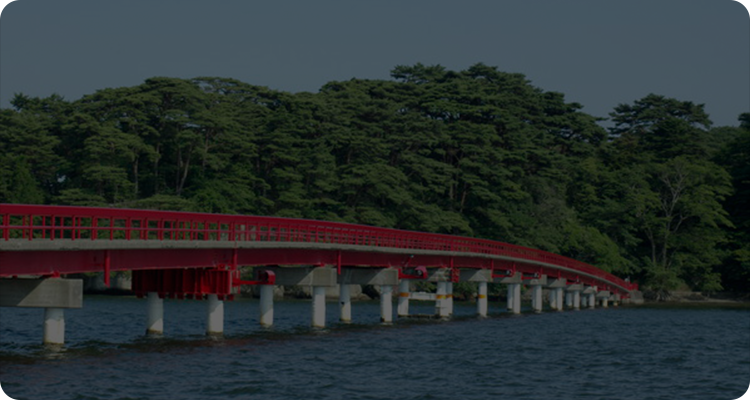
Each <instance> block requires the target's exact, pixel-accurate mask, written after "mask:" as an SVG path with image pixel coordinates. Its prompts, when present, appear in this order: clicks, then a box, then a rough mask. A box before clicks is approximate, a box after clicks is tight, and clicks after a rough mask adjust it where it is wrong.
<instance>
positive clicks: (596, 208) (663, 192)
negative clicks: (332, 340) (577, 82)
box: [0, 64, 750, 292]
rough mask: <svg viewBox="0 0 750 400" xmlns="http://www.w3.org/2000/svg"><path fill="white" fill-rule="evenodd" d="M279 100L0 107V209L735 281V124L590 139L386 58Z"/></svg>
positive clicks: (700, 123)
mask: <svg viewBox="0 0 750 400" xmlns="http://www.w3.org/2000/svg"><path fill="white" fill-rule="evenodd" d="M392 77H393V79H392V80H360V79H353V80H350V81H346V82H331V83H328V84H326V85H325V86H323V87H322V88H321V89H320V91H319V92H318V93H315V94H312V93H297V94H291V93H286V92H279V91H273V90H269V89H267V88H265V87H259V86H253V85H249V84H246V83H243V82H239V81H236V80H233V79H223V78H196V79H190V80H186V79H174V78H152V79H148V80H146V81H145V82H144V83H143V84H141V85H138V86H134V87H124V88H117V89H103V90H100V91H97V92H96V93H93V94H91V95H87V96H84V97H83V98H81V99H80V100H77V101H72V102H69V101H66V100H64V99H63V98H61V97H59V96H56V95H53V96H50V97H47V98H34V97H29V96H25V95H22V94H17V95H16V96H15V97H14V98H13V100H12V102H11V104H12V108H9V109H2V110H0V202H9V203H40V204H42V203H43V204H62V205H86V206H114V207H130V208H157V209H169V210H190V211H201V212H214V213H238V214H258V215H275V216H283V217H300V218H312V219H324V220H333V221H345V222H355V223H363V224H370V225H377V226H383V227H394V228H400V229H411V230H419V231H430V232H441V233H450V234H457V235H468V236H476V237H483V238H488V239H495V240H500V241H506V242H511V243H516V244H520V245H525V246H531V247H535V248H541V249H544V250H548V251H552V252H555V253H559V254H563V255H566V256H569V257H572V258H576V259H580V260H583V261H586V262H589V263H592V264H594V265H597V266H599V267H600V268H602V269H605V270H608V271H611V272H613V273H615V274H617V275H620V276H623V277H630V278H631V279H633V280H636V281H639V282H640V283H641V284H642V285H643V284H645V285H647V286H648V287H650V288H652V289H655V290H661V291H664V290H672V289H686V288H690V289H695V290H702V291H709V292H712V291H718V290H747V289H748V288H749V287H750V244H748V243H750V223H749V222H748V221H750V215H748V204H747V203H748V198H749V195H750V193H749V190H748V185H749V184H750V113H745V114H742V115H741V116H740V121H741V126H740V127H716V128H712V127H711V125H712V124H711V121H710V119H709V116H708V115H707V114H706V112H705V111H704V109H703V106H702V105H699V104H694V103H692V102H689V101H680V100H676V99H671V98H665V97H663V96H658V95H649V96H647V97H645V98H643V99H639V100H635V101H634V102H633V103H632V104H622V105H620V106H618V107H617V108H615V109H614V110H613V112H612V113H611V121H610V123H609V124H610V125H611V126H612V127H611V128H609V129H605V128H603V127H602V126H601V125H600V124H599V122H600V121H597V118H595V117H593V116H591V115H588V114H586V113H583V112H581V105H579V104H575V103H566V102H565V100H564V96H563V94H561V93H556V92H547V91H544V90H541V89H539V88H536V87H534V86H532V85H531V84H530V82H529V81H528V80H527V79H526V78H525V77H524V76H523V75H521V74H511V73H505V72H501V71H498V70H497V69H496V68H494V67H490V66H486V65H483V64H477V65H474V66H472V67H470V68H468V69H467V70H465V71H460V72H455V71H449V70H446V69H445V68H443V67H440V66H424V65H421V64H416V65H414V66H398V67H396V68H394V69H393V71H392Z"/></svg>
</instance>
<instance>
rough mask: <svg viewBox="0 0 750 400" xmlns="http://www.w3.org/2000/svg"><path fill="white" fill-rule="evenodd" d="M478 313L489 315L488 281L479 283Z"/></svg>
mask: <svg viewBox="0 0 750 400" xmlns="http://www.w3.org/2000/svg"><path fill="white" fill-rule="evenodd" d="M477 315H478V316H480V317H482V318H484V317H486V316H487V282H478V283H477Z"/></svg>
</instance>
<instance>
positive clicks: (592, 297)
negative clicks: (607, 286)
mask: <svg viewBox="0 0 750 400" xmlns="http://www.w3.org/2000/svg"><path fill="white" fill-rule="evenodd" d="M589 308H596V294H595V293H591V294H590V295H589Z"/></svg>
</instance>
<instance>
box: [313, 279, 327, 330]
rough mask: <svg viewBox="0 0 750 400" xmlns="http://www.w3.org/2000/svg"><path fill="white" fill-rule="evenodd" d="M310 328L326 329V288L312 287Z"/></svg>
mask: <svg viewBox="0 0 750 400" xmlns="http://www.w3.org/2000/svg"><path fill="white" fill-rule="evenodd" d="M312 326H313V327H314V328H325V327H326V287H325V286H313V295H312Z"/></svg>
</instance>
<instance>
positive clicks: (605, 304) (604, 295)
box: [596, 290, 611, 308]
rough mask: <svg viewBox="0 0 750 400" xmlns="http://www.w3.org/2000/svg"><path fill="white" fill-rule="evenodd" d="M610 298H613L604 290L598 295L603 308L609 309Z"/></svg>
mask: <svg viewBox="0 0 750 400" xmlns="http://www.w3.org/2000/svg"><path fill="white" fill-rule="evenodd" d="M609 296H611V294H610V292H609V291H608V290H603V291H601V292H598V293H597V294H596V298H597V299H599V300H600V301H601V305H602V308H607V307H609Z"/></svg>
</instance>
